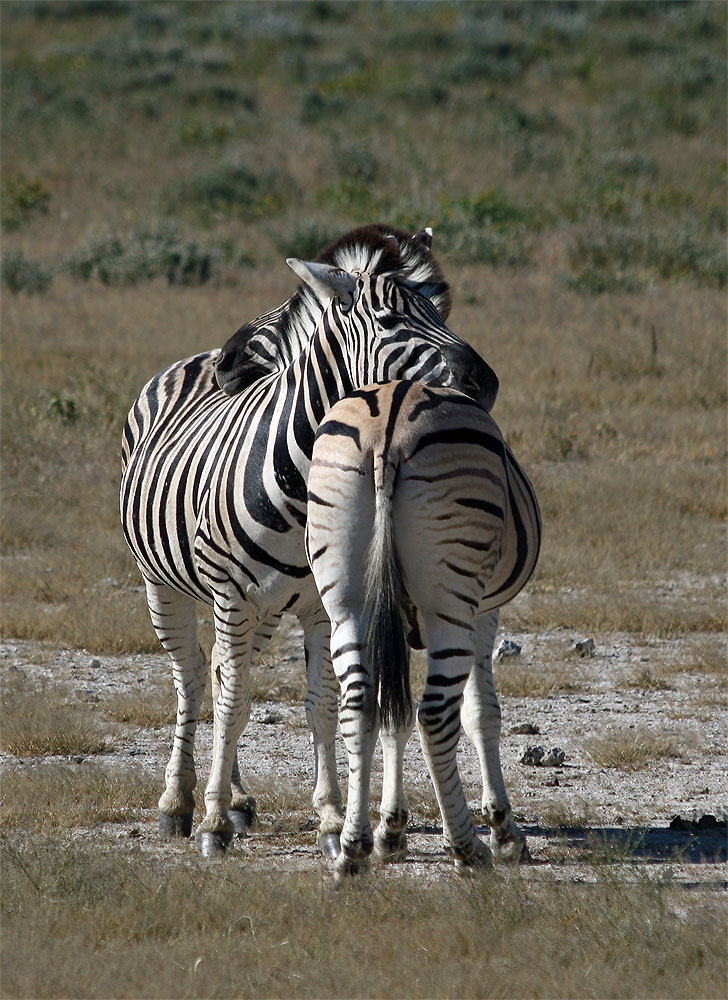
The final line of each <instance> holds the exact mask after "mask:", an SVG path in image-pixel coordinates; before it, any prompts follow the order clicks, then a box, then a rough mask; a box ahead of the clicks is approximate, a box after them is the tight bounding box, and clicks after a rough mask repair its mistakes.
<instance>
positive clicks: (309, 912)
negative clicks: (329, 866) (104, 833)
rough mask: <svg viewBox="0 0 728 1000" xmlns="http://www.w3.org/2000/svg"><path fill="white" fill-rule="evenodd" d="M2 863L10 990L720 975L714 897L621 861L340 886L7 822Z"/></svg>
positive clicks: (523, 987) (667, 989)
mask: <svg viewBox="0 0 728 1000" xmlns="http://www.w3.org/2000/svg"><path fill="white" fill-rule="evenodd" d="M3 879H4V886H5V889H4V892H3V901H2V902H3V911H4V915H3V936H4V953H5V963H4V964H5V968H4V974H3V980H4V987H3V988H4V992H5V993H6V995H11V996H15V997H34V998H42V997H49V998H50V997H58V996H95V997H117V998H118V997H160V996H176V997H181V998H183V997H194V996H200V995H201V994H202V995H205V996H239V997H246V996H251V997H252V996H255V997H281V996H287V997H321V996H367V997H380V996H392V995H398V996H427V997H440V996H469V997H505V996H509V997H514V996H530V997H563V996H593V997H603V996H616V995H619V996H622V997H637V996H639V997H684V996H694V997H705V998H713V997H718V996H719V995H720V994H721V990H722V986H723V985H724V976H725V949H724V941H723V934H722V929H721V926H720V924H721V921H720V920H717V919H716V902H715V901H714V900H712V899H711V898H710V897H697V896H696V895H695V894H689V893H686V892H684V891H680V890H673V889H670V888H669V887H666V886H665V885H663V884H662V883H661V882H660V881H659V880H652V879H650V878H648V877H644V878H643V879H641V880H638V881H637V882H636V883H630V882H627V881H626V880H624V879H623V878H621V877H620V876H619V875H617V874H616V873H615V872H614V871H604V870H601V871H600V870H599V869H595V879H596V880H595V883H594V884H592V885H581V886H579V885H568V884H565V883H561V884H559V883H556V884H553V883H550V884H548V885H539V884H538V883H534V882H530V883H529V882H525V881H524V880H522V879H521V878H519V877H518V874H517V873H513V874H512V875H511V876H509V877H508V878H503V877H499V876H496V875H493V876H489V877H484V878H479V879H476V880H473V881H472V882H467V881H466V882H463V881H460V880H453V881H450V882H446V883H444V884H439V885H435V886H431V887H429V888H427V889H424V890H423V889H422V888H420V889H418V891H417V892H415V891H413V885H412V882H411V880H410V879H408V878H406V877H405V878H401V879H397V880H385V879H384V877H378V876H375V875H373V876H372V877H371V879H368V880H367V883H366V891H363V889H364V886H363V885H361V886H360V885H359V884H352V885H350V886H347V887H345V890H344V891H340V892H335V891H333V890H332V889H331V888H329V887H327V886H325V885H324V884H323V883H322V881H321V878H320V877H319V876H317V875H315V874H306V875H299V876H296V875H290V876H289V877H287V878H286V879H285V880H281V879H280V877H279V876H278V875H277V874H276V873H269V874H266V873H261V872H255V871H251V870H247V869H246V868H245V867H244V866H243V867H242V868H241V864H240V861H239V859H235V860H233V859H232V858H231V859H230V860H228V861H226V862H223V863H221V864H220V865H215V866H214V867H211V866H208V865H201V864H199V863H198V864H195V863H189V862H182V861H179V862H178V863H177V865H176V867H175V868H174V869H173V870H169V869H166V870H163V869H161V868H157V866H156V865H155V863H154V862H151V863H150V861H149V860H148V859H146V858H143V857H142V856H140V854H139V853H137V852H135V851H133V850H132V851H128V852H126V853H120V852H117V853H115V854H114V855H111V856H105V855H102V854H99V853H98V852H97V851H95V850H93V849H88V848H86V847H82V846H79V845H67V846H64V847H63V848H58V847H55V846H53V845H48V844H43V843H41V842H36V841H34V840H33V839H30V840H26V841H25V843H24V844H22V845H21V844H20V843H19V842H18V841H17V839H13V840H9V839H8V838H6V840H5V843H4V845H3ZM51 901H52V905H50V904H51ZM362 928H366V934H365V935H362ZM372 955H376V960H375V961H373V960H371V958H370V957H369V956H372ZM534 970H538V975H536V974H535V973H534Z"/></svg>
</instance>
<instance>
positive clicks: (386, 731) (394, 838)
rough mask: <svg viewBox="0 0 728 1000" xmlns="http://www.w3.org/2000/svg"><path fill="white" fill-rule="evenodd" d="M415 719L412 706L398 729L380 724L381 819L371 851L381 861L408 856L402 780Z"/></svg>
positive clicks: (406, 814) (405, 799) (405, 810)
mask: <svg viewBox="0 0 728 1000" xmlns="http://www.w3.org/2000/svg"><path fill="white" fill-rule="evenodd" d="M414 722H415V713H414V707H413V709H412V711H411V712H410V717H409V722H408V724H407V725H406V726H403V727H402V728H400V729H397V728H394V727H392V728H390V727H387V726H382V731H381V733H380V734H379V739H380V741H381V744H382V753H383V758H384V780H383V782H382V804H381V808H380V812H379V815H380V821H379V825H378V826H377V828H376V830H375V831H374V854H375V855H376V856H377V857H378V858H379V860H380V861H383V862H392V861H404V859H405V858H406V857H407V834H406V833H405V829H406V827H407V820H408V819H409V806H408V804H407V797H406V795H405V792H404V783H403V780H402V776H403V769H404V760H403V758H404V751H405V747H406V746H407V741H408V740H409V738H410V735H411V733H412V728H413V726H414Z"/></svg>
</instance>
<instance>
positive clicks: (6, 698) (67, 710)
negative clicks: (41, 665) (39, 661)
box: [0, 675, 110, 757]
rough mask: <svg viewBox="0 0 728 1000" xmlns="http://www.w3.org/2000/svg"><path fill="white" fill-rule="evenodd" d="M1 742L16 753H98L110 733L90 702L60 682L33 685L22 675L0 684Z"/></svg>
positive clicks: (9, 750) (102, 749)
mask: <svg viewBox="0 0 728 1000" xmlns="http://www.w3.org/2000/svg"><path fill="white" fill-rule="evenodd" d="M2 708H3V721H2V726H1V727H0V746H2V748H3V749H4V750H6V751H7V752H8V753H12V754H15V755H16V756H19V757H45V756H52V755H54V754H61V755H65V754H97V753H103V752H104V751H105V750H107V749H108V748H109V743H110V741H109V736H108V734H107V733H105V732H104V731H103V730H102V728H101V726H100V725H99V723H98V720H97V718H96V715H95V713H94V712H93V710H92V709H91V708H90V706H89V705H86V704H84V703H83V702H78V701H76V700H75V699H74V696H73V694H72V693H71V692H70V691H68V690H67V689H65V688H64V687H62V686H60V685H50V684H41V685H39V686H38V685H36V684H35V683H33V682H31V681H30V680H29V679H28V678H27V677H25V676H24V675H17V676H12V675H11V676H10V677H9V678H7V680H6V681H5V682H4V684H3V692H2Z"/></svg>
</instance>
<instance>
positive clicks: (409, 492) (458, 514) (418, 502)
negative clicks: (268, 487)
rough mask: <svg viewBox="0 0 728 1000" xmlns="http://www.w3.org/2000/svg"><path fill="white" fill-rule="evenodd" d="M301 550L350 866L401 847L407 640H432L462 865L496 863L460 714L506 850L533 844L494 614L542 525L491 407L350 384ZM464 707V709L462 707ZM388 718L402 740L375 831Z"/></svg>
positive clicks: (421, 389)
mask: <svg viewBox="0 0 728 1000" xmlns="http://www.w3.org/2000/svg"><path fill="white" fill-rule="evenodd" d="M308 489H309V516H308V525H307V546H308V552H309V559H310V562H311V567H312V571H313V575H314V578H315V580H316V583H317V586H318V588H319V593H320V594H321V597H322V600H323V603H324V606H325V608H326V611H327V612H328V614H329V617H330V618H331V623H332V634H331V652H332V659H333V664H334V669H335V671H336V675H337V677H338V679H339V682H340V685H341V731H342V734H343V736H344V740H345V743H346V747H347V751H348V754H349V775H350V778H349V796H348V803H347V814H346V822H345V825H344V830H343V833H342V837H341V846H342V854H341V856H340V858H339V859H338V860H337V862H336V864H337V869H338V870H339V871H340V872H341V873H345V872H353V871H356V870H358V869H359V868H360V867H362V866H365V865H366V863H367V859H368V856H369V854H370V853H371V851H372V849H373V848H376V851H377V853H378V854H380V855H383V856H391V855H401V852H402V850H403V836H404V827H405V824H406V821H407V804H406V798H405V796H404V790H403V788H402V781H401V777H402V768H401V750H403V748H404V743H406V739H407V736H408V735H409V733H410V731H411V728H412V725H413V722H414V712H413V711H412V701H411V696H410V689H409V645H414V646H418V647H426V648H427V657H428V674H427V681H426V686H425V690H424V693H423V695H422V698H421V700H420V703H419V706H418V709H417V713H416V715H417V722H418V726H419V731H420V737H421V741H422V745H423V748H424V752H425V756H426V758H427V763H428V767H429V770H430V774H431V776H432V779H433V782H434V785H435V790H436V794H437V798H438V802H439V805H440V809H441V812H442V818H443V828H444V836H445V843H446V846H447V848H448V850H449V851H450V852H451V853H452V855H453V857H454V858H455V860H456V862H457V863H458V864H463V865H470V864H474V863H478V862H482V861H485V860H488V859H489V857H490V851H489V849H488V848H487V847H486V846H485V844H483V843H482V842H481V841H479V840H478V838H477V836H476V832H475V826H474V824H473V820H472V818H471V815H470V812H469V810H468V808H467V804H466V801H465V795H464V793H463V789H462V785H461V782H460V777H459V774H458V769H457V761H456V750H457V745H458V740H459V737H460V727H461V722H462V724H463V726H464V728H465V731H466V733H467V734H468V736H469V737H470V738H471V740H472V741H473V743H474V745H475V746H476V748H477V751H478V754H479V757H480V762H481V768H482V773H483V808H484V812H485V815H486V818H487V822H488V823H489V824H490V826H491V829H492V844H493V845H494V846H495V847H496V848H497V849H498V851H499V853H500V854H501V855H502V856H504V857H509V856H510V857H512V858H517V857H519V856H521V855H522V854H523V853H524V852H525V840H524V838H523V835H522V833H521V832H520V831H519V830H518V828H517V827H516V826H515V824H514V823H513V821H512V820H511V808H510V803H509V801H508V796H507V794H506V789H505V784H504V781H503V774H502V771H501V765H500V754H499V746H498V744H499V738H500V709H499V705H498V699H497V697H496V693H495V688H494V685H493V676H492V662H491V659H492V651H493V644H494V640H495V633H496V628H497V623H498V611H497V609H498V608H499V607H501V606H502V605H503V604H505V603H506V602H507V601H509V600H510V599H511V598H512V597H514V596H515V595H516V594H517V593H518V592H519V591H520V590H521V589H522V587H523V586H524V585H525V584H526V582H527V581H528V579H529V577H530V575H531V573H532V572H533V569H534V567H535V565H536V560H537V558H538V552H539V546H540V538H541V522H540V516H539V509H538V503H537V501H536V496H535V493H534V490H533V487H532V486H531V483H530V482H529V480H528V478H527V476H526V474H525V473H524V472H523V470H522V469H521V467H520V466H519V465H518V463H517V462H516V460H515V458H514V457H513V454H512V452H511V451H510V449H509V448H508V446H507V445H506V444H505V442H504V441H503V438H502V436H501V433H500V431H499V429H498V427H497V425H496V423H495V421H494V420H493V419H492V417H490V416H489V414H488V413H486V412H485V410H484V409H483V408H482V407H481V406H479V405H478V404H477V403H476V402H475V401H474V400H472V399H471V398H469V397H467V396H465V395H463V394H461V393H459V392H455V391H453V390H451V389H446V388H439V387H436V386H431V385H425V384H422V383H416V382H408V381H397V382H394V383H392V384H390V385H372V386H367V387H365V388H362V389H359V390H357V391H354V392H352V393H351V394H350V395H349V396H348V397H347V398H346V399H343V400H341V401H340V402H338V403H337V404H336V405H335V406H334V407H332V408H331V410H330V411H329V413H328V414H327V416H326V418H325V419H324V420H323V421H322V423H321V425H320V426H319V429H318V432H317V435H316V442H315V444H314V449H313V459H312V465H311V471H310V474H309V481H308ZM461 707H462V712H461ZM380 718H381V722H382V728H383V732H384V733H385V734H386V735H387V739H389V740H390V741H391V740H397V739H398V746H399V747H400V748H401V750H400V755H399V763H398V766H397V768H395V770H394V772H393V773H391V774H390V775H389V776H387V775H385V795H384V798H383V801H382V813H381V822H380V824H379V826H378V828H377V830H376V832H375V834H374V836H373V835H372V832H371V828H370V825H369V775H370V773H371V761H372V753H373V750H374V744H375V742H376V738H377V732H378V730H379V723H380Z"/></svg>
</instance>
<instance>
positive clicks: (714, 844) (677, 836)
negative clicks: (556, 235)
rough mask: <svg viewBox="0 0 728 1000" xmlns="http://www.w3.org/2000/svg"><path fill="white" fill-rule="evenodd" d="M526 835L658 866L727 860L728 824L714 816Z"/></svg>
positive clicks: (533, 831)
mask: <svg viewBox="0 0 728 1000" xmlns="http://www.w3.org/2000/svg"><path fill="white" fill-rule="evenodd" d="M523 831H524V833H525V834H526V836H530V837H544V838H546V839H547V840H558V841H559V842H560V843H561V844H562V845H564V846H566V847H570V848H576V849H583V850H584V851H588V852H589V853H590V854H593V853H594V852H599V851H603V852H606V853H608V854H609V855H612V856H614V857H615V858H623V859H624V860H632V859H633V860H636V861H643V862H647V863H648V864H649V863H654V864H658V863H661V862H666V861H681V862H684V863H689V864H701V863H717V862H725V861H728V821H725V820H723V821H720V820H717V819H716V818H715V816H702V817H701V818H700V819H699V820H686V819H683V818H682V817H680V816H676V817H675V818H674V819H673V820H672V822H671V823H670V825H669V826H666V827H659V826H638V827H631V828H626V827H559V828H556V829H547V828H544V827H539V826H530V827H529V826H525V827H523Z"/></svg>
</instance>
